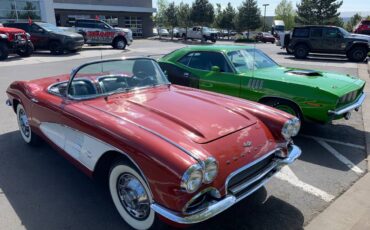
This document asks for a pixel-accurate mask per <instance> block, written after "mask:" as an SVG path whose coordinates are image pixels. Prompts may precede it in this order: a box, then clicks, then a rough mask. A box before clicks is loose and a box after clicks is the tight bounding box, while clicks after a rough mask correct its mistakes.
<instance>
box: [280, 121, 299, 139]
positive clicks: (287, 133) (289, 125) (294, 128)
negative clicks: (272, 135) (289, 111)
mask: <svg viewBox="0 0 370 230" xmlns="http://www.w3.org/2000/svg"><path fill="white" fill-rule="evenodd" d="M300 128H301V122H300V120H299V119H298V118H293V119H290V120H288V121H287V122H285V124H284V126H283V128H282V130H281V134H282V135H283V136H284V138H285V139H287V140H289V139H290V138H291V137H294V136H296V135H297V134H298V133H299V130H300Z"/></svg>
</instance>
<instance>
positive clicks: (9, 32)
mask: <svg viewBox="0 0 370 230" xmlns="http://www.w3.org/2000/svg"><path fill="white" fill-rule="evenodd" d="M10 53H16V54H18V55H19V56H21V57H29V56H31V55H32V53H33V44H32V42H31V40H30V35H29V34H27V33H26V32H25V31H24V30H21V29H17V28H7V27H4V26H3V25H2V24H0V60H5V59H7V58H8V56H9V54H10Z"/></svg>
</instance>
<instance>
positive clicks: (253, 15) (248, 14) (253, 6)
mask: <svg viewBox="0 0 370 230" xmlns="http://www.w3.org/2000/svg"><path fill="white" fill-rule="evenodd" d="M260 26H261V11H260V9H259V8H258V6H257V1H255V0H245V1H244V2H243V3H242V5H241V6H240V7H239V13H238V16H237V28H238V30H239V31H243V30H247V31H248V34H247V38H248V39H249V32H250V30H255V29H257V28H258V27H260Z"/></svg>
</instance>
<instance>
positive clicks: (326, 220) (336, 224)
mask: <svg viewBox="0 0 370 230" xmlns="http://www.w3.org/2000/svg"><path fill="white" fill-rule="evenodd" d="M358 66H359V67H358V73H359V76H360V78H361V79H363V80H366V84H367V85H366V88H365V93H366V94H367V98H366V100H365V102H364V104H363V106H362V114H363V121H364V131H365V132H366V151H367V153H368V159H367V162H368V170H369V169H370V63H368V64H367V65H365V64H359V65H358ZM365 114H366V115H365ZM369 196H370V173H369V172H368V173H367V174H366V175H365V176H364V177H362V178H361V179H360V180H359V181H357V182H356V183H355V184H354V185H353V186H352V187H351V188H350V189H349V190H347V191H346V192H345V193H344V194H343V195H341V196H340V197H339V198H338V199H337V200H335V201H334V202H333V203H332V204H331V205H330V206H329V207H328V208H327V209H326V210H325V211H323V212H322V213H321V214H319V215H318V216H317V217H316V218H315V219H313V220H312V221H311V222H310V223H309V224H308V225H307V226H306V227H305V229H306V230H319V229H320V230H321V229H325V230H369V229H370V199H369Z"/></svg>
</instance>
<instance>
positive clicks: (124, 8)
mask: <svg viewBox="0 0 370 230" xmlns="http://www.w3.org/2000/svg"><path fill="white" fill-rule="evenodd" d="M154 12H155V9H154V8H153V5H152V0H0V22H5V21H17V20H18V21H21V20H29V19H32V20H33V21H45V22H49V23H53V24H56V25H57V26H73V24H74V21H75V20H76V19H86V18H94V19H101V20H104V21H106V22H107V23H109V24H111V25H112V26H118V27H125V28H130V29H131V30H132V32H133V35H134V36H135V37H148V36H151V35H152V32H153V21H152V14H153V13H154Z"/></svg>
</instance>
